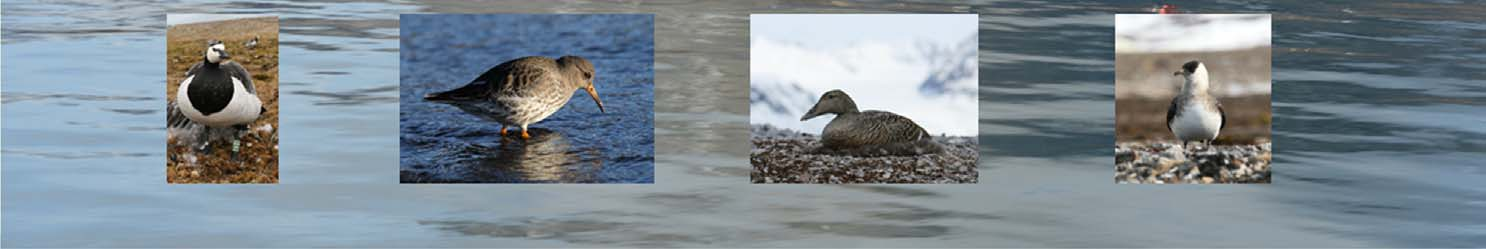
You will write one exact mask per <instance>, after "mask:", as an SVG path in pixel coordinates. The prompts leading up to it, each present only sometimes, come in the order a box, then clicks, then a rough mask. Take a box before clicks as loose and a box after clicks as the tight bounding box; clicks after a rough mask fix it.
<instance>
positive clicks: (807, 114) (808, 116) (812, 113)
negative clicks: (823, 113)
mask: <svg viewBox="0 0 1486 249" xmlns="http://www.w3.org/2000/svg"><path fill="white" fill-rule="evenodd" d="M818 106H819V105H817V106H812V107H810V111H808V112H805V116H801V117H800V121H801V122H804V121H805V120H808V119H811V118H815V117H816V116H820V113H816V112H815V107H818Z"/></svg>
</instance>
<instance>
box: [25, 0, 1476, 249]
mask: <svg viewBox="0 0 1486 249" xmlns="http://www.w3.org/2000/svg"><path fill="white" fill-rule="evenodd" d="M102 4H103V5H105V6H95V5H96V4H95V3H81V4H74V3H57V2H47V3H35V2H31V1H5V2H4V5H3V8H4V12H5V14H6V15H5V16H4V17H3V18H4V25H5V26H4V32H5V35H4V36H5V39H6V40H5V41H4V49H5V53H4V58H3V59H4V61H5V62H7V63H5V64H4V72H5V74H4V76H3V82H4V85H3V87H4V97H3V102H4V103H5V106H4V110H3V111H4V119H3V122H4V130H3V134H4V139H3V143H4V144H3V146H4V149H3V150H4V153H5V154H4V155H5V157H4V158H3V167H4V168H3V189H4V197H3V198H4V200H3V202H0V207H3V215H4V219H3V222H4V224H3V225H4V227H5V228H7V229H5V233H4V234H3V238H0V239H3V246H13V247H23V246H33V247H39V246H144V247H159V246H197V247H205V246H241V247H248V246H290V245H296V246H403V247H433V246H451V247H458V246H484V247H492V246H526V247H564V246H568V247H570V246H648V245H654V246H761V247H763V246H813V247H849V246H873V247H895V246H896V247H929V246H935V247H950V246H1021V247H1075V246H1101V247H1114V246H1170V247H1219V246H1244V247H1345V246H1379V247H1405V246H1408V247H1450V246H1457V247H1458V246H1479V245H1482V244H1486V225H1483V224H1486V216H1483V215H1481V214H1480V212H1479V211H1477V210H1481V209H1483V208H1486V203H1483V202H1482V201H1481V200H1486V184H1481V179H1483V174H1486V166H1482V165H1486V153H1482V152H1483V151H1486V130H1483V129H1486V128H1482V127H1486V126H1482V125H1480V124H1482V123H1483V122H1486V120H1483V117H1486V108H1483V105H1486V89H1483V88H1486V82H1483V81H1482V80H1481V79H1483V78H1486V71H1482V70H1481V69H1483V67H1482V66H1481V65H1482V64H1481V63H1480V61H1481V60H1482V59H1486V46H1482V41H1481V40H1480V39H1479V37H1480V34H1481V32H1482V31H1483V29H1482V28H1481V26H1480V24H1478V20H1479V19H1478V18H1479V14H1478V13H1481V12H1482V11H1483V10H1481V8H1482V7H1480V5H1479V4H1434V3H1399V4H1393V3H1354V2H1348V3H1345V6H1326V5H1312V4H1307V5H1298V6H1285V5H1280V6H1273V5H1264V4H1256V3H1229V2H1216V3H1211V2H1199V3H1187V5H1185V6H1181V7H1182V9H1183V10H1189V11H1198V12H1216V11H1242V12H1276V14H1275V24H1274V25H1275V26H1274V32H1275V33H1276V35H1275V37H1276V39H1275V40H1274V46H1275V52H1274V55H1275V56H1274V58H1275V61H1274V67H1275V70H1274V79H1275V82H1274V85H1273V92H1274V102H1275V104H1274V131H1275V133H1274V141H1275V147H1274V148H1275V157H1276V161H1275V164H1274V167H1275V175H1274V176H1275V180H1274V183H1273V184H1269V185H1265V186H1112V184H1113V182H1112V181H1111V180H1110V174H1112V170H1110V168H1111V167H1113V164H1112V160H1111V158H1112V157H1113V151H1112V150H1111V149H1110V146H1109V145H1110V144H1113V141H1114V136H1113V134H1114V129H1113V127H1114V121H1113V120H1114V102H1113V99H1114V97H1113V92H1114V89H1113V86H1114V83H1113V77H1114V74H1113V44H1112V41H1111V39H1112V37H1113V25H1114V24H1113V20H1114V19H1113V16H1112V15H1110V14H1111V13H1114V12H1121V13H1131V12H1139V11H1142V10H1143V9H1145V8H1148V7H1150V6H1147V5H1148V4H1150V3H1149V2H1134V3H1088V4H1053V3H1041V2H1014V3H1008V2H984V3H981V4H976V5H973V6H964V5H936V4H922V3H912V4H895V3H887V4H880V5H877V4H857V3H842V5H846V6H844V7H836V6H814V5H804V6H801V5H795V4H757V5H753V4H747V3H742V2H724V3H687V2H665V3H647V4H639V5H637V4H629V3H584V4H580V3H546V2H543V3H529V4H524V5H523V4H510V5H503V6H500V7H499V8H493V7H490V6H484V5H477V4H470V5H473V6H463V5H462V4H460V3H456V4H440V5H402V4H400V3H358V4H322V3H305V2H267V3H222V4H216V3H137V2H118V3H114V2H109V3H102ZM741 5H747V6H741ZM476 7H478V8H476ZM159 8H165V9H170V10H173V11H178V12H201V11H210V12H229V13H264V12H272V13H277V14H279V15H281V17H283V19H281V20H282V21H281V23H282V25H283V29H284V31H283V34H284V35H283V36H282V37H281V41H282V42H283V43H282V44H283V45H282V48H281V55H282V56H281V58H282V59H281V61H280V62H281V65H282V68H281V72H280V76H281V77H282V79H283V82H282V83H281V91H282V93H281V100H282V101H283V102H282V106H281V110H283V112H282V113H281V119H280V124H281V125H282V126H283V129H282V133H281V134H280V135H281V138H282V140H281V143H280V145H281V153H282V158H281V160H280V162H281V165H280V169H281V177H282V178H281V183H280V184H278V185H272V186H236V185H223V186H172V185H166V184H164V181H163V179H162V178H163V173H164V172H161V170H160V167H159V165H161V163H163V160H164V158H163V157H164V155H163V153H162V151H163V150H161V149H160V148H161V146H163V144H164V126H163V122H160V121H161V120H163V119H164V116H163V114H162V113H161V112H159V111H157V109H159V107H161V106H164V101H165V100H164V99H162V98H159V96H163V95H162V94H163V93H161V92H160V91H163V90H162V89H163V88H161V87H159V84H164V80H163V79H161V78H160V77H161V75H163V71H164V67H163V65H162V64H163V63H164V62H163V61H162V60H160V59H159V58H160V57H159V55H160V54H162V53H163V52H164V41H163V37H164V26H163V24H164V13H165V12H163V11H160V10H159ZM487 10H488V11H502V12H656V13H657V15H656V17H655V18H656V19H655V22H656V31H655V33H656V38H655V42H656V47H655V51H656V72H655V73H656V75H655V77H656V82H655V88H656V89H655V92H656V96H655V98H656V102H655V109H656V114H655V132H656V135H657V137H656V140H655V142H656V145H655V150H656V166H655V178H656V184H653V185H623V186H613V185H400V184H397V182H398V173H397V170H396V169H397V168H398V166H397V164H398V158H397V156H394V155H396V154H397V153H395V152H396V151H397V150H398V149H397V148H398V145H397V144H398V140H399V139H398V135H397V134H398V130H399V129H398V126H397V123H398V113H396V111H395V110H397V109H398V104H397V101H398V95H397V92H398V90H400V89H399V87H398V80H397V79H398V74H397V72H398V70H399V66H398V65H399V64H398V58H399V55H398V54H399V53H398V45H399V44H398V40H397V38H398V36H399V32H398V22H397V20H398V16H397V15H396V13H400V12H419V11H424V12H470V11H487ZM778 11H798V12H888V11H914V12H965V11H975V12H980V13H983V15H982V17H981V28H982V31H981V34H982V36H981V40H980V46H981V49H982V50H981V56H980V60H981V62H982V65H981V70H982V71H981V74H980V75H981V86H982V88H981V100H982V101H981V106H980V111H981V127H980V132H981V145H982V146H981V148H982V155H981V159H982V160H981V161H980V165H981V170H980V173H981V175H982V178H981V181H980V183H979V184H965V185H938V186H880V185H865V186H861V185H855V186H777V185H771V186H763V185H750V184H748V183H747V179H748V171H749V168H748V162H747V157H746V155H747V152H748V143H747V139H746V138H747V137H748V133H747V132H748V131H747V130H748V127H747V123H748V115H747V113H748V112H747V110H748V109H747V108H748V103H747V101H748V98H747V96H748V90H747V73H748V70H747V65H748V64H747V55H748V50H747V47H748V44H747V39H746V37H745V35H746V34H747V13H749V12H778ZM1292 49H1293V50H1292ZM83 57H86V58H89V59H88V60H78V59H75V58H83ZM600 90H601V91H602V89H600ZM574 104H580V105H579V107H582V105H581V104H583V103H581V102H580V103H574ZM589 104H590V105H591V103H589Z"/></svg>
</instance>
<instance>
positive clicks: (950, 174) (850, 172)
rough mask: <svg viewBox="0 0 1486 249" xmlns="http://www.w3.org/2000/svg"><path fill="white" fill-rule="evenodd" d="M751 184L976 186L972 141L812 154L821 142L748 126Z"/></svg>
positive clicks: (947, 140) (946, 138)
mask: <svg viewBox="0 0 1486 249" xmlns="http://www.w3.org/2000/svg"><path fill="white" fill-rule="evenodd" d="M752 135H753V136H752V140H753V151H752V152H751V153H750V155H749V162H750V163H752V164H753V172H752V173H750V174H749V176H750V177H751V178H752V181H753V183H831V184H838V183H976V182H977V181H978V179H979V178H980V173H979V171H978V170H977V169H976V159H978V158H979V154H978V152H977V148H978V146H977V145H978V144H977V143H978V142H977V141H976V139H975V137H950V136H935V137H934V141H935V142H937V143H939V144H940V145H942V146H943V148H944V151H942V152H939V153H934V154H924V155H915V156H875V157H861V156H839V155H826V154H814V153H812V152H814V151H816V149H817V148H819V147H820V146H821V144H820V139H819V138H818V137H817V136H814V135H811V134H804V133H799V132H796V131H792V130H785V129H778V128H774V127H772V126H767V125H754V126H753V128H752Z"/></svg>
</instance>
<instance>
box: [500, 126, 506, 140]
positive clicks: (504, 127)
mask: <svg viewBox="0 0 1486 249" xmlns="http://www.w3.org/2000/svg"><path fill="white" fill-rule="evenodd" d="M500 135H501V136H502V137H504V136H506V125H504V124H502V125H500Z"/></svg>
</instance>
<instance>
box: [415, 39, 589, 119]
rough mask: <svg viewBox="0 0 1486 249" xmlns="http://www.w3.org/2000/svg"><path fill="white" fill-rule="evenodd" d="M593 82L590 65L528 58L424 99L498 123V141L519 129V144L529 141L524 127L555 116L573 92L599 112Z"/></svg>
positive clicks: (579, 60) (568, 58) (580, 61)
mask: <svg viewBox="0 0 1486 249" xmlns="http://www.w3.org/2000/svg"><path fill="white" fill-rule="evenodd" d="M593 78H594V68H593V64H592V63H589V62H588V60H586V59H583V58H582V57H578V56H571V55H568V56H563V57H561V58H557V59H556V60H553V59H552V58H547V57H542V56H529V57H522V58H518V59H515V60H511V61H507V62H505V63H501V64H500V65H497V66H495V67H494V68H491V69H490V70H488V71H485V73H484V74H481V75H480V77H477V78H475V79H474V80H472V81H470V83H469V84H466V85H465V86H463V87H460V88H457V89H454V90H449V91H445V92H439V93H432V94H428V95H426V96H424V97H423V98H424V99H427V100H430V101H435V102H440V103H445V104H449V105H453V106H455V107H458V108H459V109H460V110H464V111H465V112H466V113H469V114H473V115H475V116H479V117H481V118H485V119H487V120H490V121H495V122H497V123H500V124H501V129H500V133H501V135H505V134H506V126H510V125H515V126H521V138H523V139H525V138H531V134H528V133H527V132H526V127H527V125H530V124H532V123H536V122H538V121H542V119H546V118H547V116H551V115H552V113H555V112H557V110H558V109H561V108H562V106H563V104H566V103H567V102H568V99H569V98H572V97H573V91H575V90H578V89H583V90H585V91H586V92H588V96H589V97H593V102H594V103H596V104H598V106H599V111H600V112H604V102H603V101H600V100H599V95H598V92H597V91H596V90H595V89H594V86H593Z"/></svg>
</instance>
